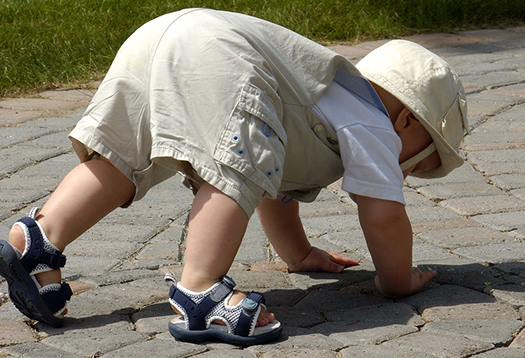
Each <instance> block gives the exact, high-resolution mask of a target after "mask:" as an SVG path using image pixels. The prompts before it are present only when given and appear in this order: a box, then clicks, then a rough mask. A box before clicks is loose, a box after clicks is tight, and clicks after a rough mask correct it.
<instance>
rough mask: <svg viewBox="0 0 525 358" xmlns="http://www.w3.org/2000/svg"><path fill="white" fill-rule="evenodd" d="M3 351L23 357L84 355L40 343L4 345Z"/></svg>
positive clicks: (68, 357)
mask: <svg viewBox="0 0 525 358" xmlns="http://www.w3.org/2000/svg"><path fill="white" fill-rule="evenodd" d="M2 353H5V354H7V355H8V357H23V358H42V357H45V358H78V357H82V356H83V355H82V354H81V355H77V354H74V353H70V352H66V351H63V350H61V349H57V348H53V347H49V346H46V345H45V344H38V343H22V344H17V345H14V346H10V347H4V348H1V349H0V354H2Z"/></svg>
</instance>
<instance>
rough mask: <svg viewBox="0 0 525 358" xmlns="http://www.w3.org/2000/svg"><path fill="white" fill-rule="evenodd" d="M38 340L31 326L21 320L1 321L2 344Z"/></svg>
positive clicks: (0, 338) (0, 336)
mask: <svg viewBox="0 0 525 358" xmlns="http://www.w3.org/2000/svg"><path fill="white" fill-rule="evenodd" d="M27 342H36V337H35V335H34V334H33V332H32V331H31V328H29V326H28V325H27V324H25V323H24V322H20V321H3V320H2V322H0V346H8V345H12V344H20V343H27Z"/></svg>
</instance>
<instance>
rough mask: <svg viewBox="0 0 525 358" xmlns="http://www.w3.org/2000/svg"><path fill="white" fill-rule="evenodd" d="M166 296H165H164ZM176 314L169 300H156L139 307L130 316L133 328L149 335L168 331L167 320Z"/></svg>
mask: <svg viewBox="0 0 525 358" xmlns="http://www.w3.org/2000/svg"><path fill="white" fill-rule="evenodd" d="M166 297H167V296H166ZM175 316H176V313H175V312H174V311H173V310H172V309H171V305H170V304H169V301H167V300H166V301H163V302H158V303H155V304H152V305H148V306H146V307H144V308H142V309H140V310H139V311H138V312H137V313H135V314H134V315H133V317H132V320H133V322H135V329H136V330H137V331H138V332H144V333H147V334H149V335H153V334H158V333H161V332H167V331H168V322H169V321H170V320H171V319H172V318H174V317H175Z"/></svg>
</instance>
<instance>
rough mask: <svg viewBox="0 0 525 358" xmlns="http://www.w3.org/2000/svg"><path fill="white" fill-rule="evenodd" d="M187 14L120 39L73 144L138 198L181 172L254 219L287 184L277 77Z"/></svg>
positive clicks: (241, 46)
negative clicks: (220, 66)
mask: <svg viewBox="0 0 525 358" xmlns="http://www.w3.org/2000/svg"><path fill="white" fill-rule="evenodd" d="M190 12H191V11H190ZM185 13H186V12H179V13H173V14H169V15H166V16H163V17H160V18H158V19H156V20H153V21H151V22H150V23H148V24H146V25H144V26H143V27H142V28H140V29H139V30H137V32H135V33H134V34H133V35H132V36H131V37H130V38H129V39H128V40H127V41H126V42H125V43H124V45H123V46H122V48H121V49H120V50H119V52H118V54H117V56H116V58H115V60H114V62H113V64H112V66H111V69H110V70H109V72H108V74H107V75H106V78H105V79H104V81H103V82H102V83H101V85H100V87H99V89H98V91H97V93H96V94H95V96H94V97H93V100H92V102H91V103H90V105H89V106H88V108H87V110H86V112H85V114H84V116H83V118H82V119H81V120H80V121H79V123H78V124H77V126H76V127H75V129H74V130H73V131H72V132H71V134H70V138H71V140H72V142H73V147H74V149H75V151H76V153H77V155H78V156H79V158H80V160H81V161H86V160H90V159H92V158H93V155H95V154H96V153H98V154H99V155H101V156H103V157H105V158H107V159H108V160H109V161H110V162H111V163H112V164H113V165H114V166H115V167H117V168H118V169H119V170H120V171H121V172H123V173H124V174H125V175H126V176H127V177H128V178H129V179H130V180H132V181H133V183H135V185H136V188H137V189H136V195H135V198H134V200H139V199H141V198H142V197H143V196H144V195H145V194H146V193H147V191H148V190H149V189H150V188H151V187H152V186H154V185H156V184H158V183H160V182H162V181H163V180H165V179H167V178H169V177H171V176H173V175H174V174H176V173H180V174H182V175H183V176H184V177H185V178H186V180H185V182H186V184H187V185H188V186H189V187H191V188H193V189H194V190H196V189H198V188H199V187H200V186H201V185H202V184H203V183H204V182H208V183H209V184H211V185H213V186H214V187H216V188H217V189H219V190H220V191H222V192H223V193H225V194H226V195H228V196H230V197H231V198H233V199H234V200H235V201H236V202H237V203H238V204H239V205H240V206H241V207H242V208H243V210H244V211H245V212H246V214H247V215H248V216H250V215H251V214H252V213H253V212H254V210H255V208H256V207H257V206H258V205H259V204H260V202H261V200H262V198H263V197H270V198H275V197H276V196H277V193H278V190H279V188H280V185H281V180H282V168H283V165H284V159H285V149H284V146H285V144H286V133H285V131H284V128H283V125H282V113H281V112H282V110H280V108H281V103H280V98H279V97H278V96H277V90H276V88H274V87H277V81H275V79H274V78H273V75H272V74H271V73H268V72H264V71H261V70H260V69H261V68H264V58H262V56H261V55H259V54H258V53H257V52H256V51H255V50H254V49H253V48H252V47H251V46H250V44H249V42H248V41H246V39H244V38H243V37H242V36H240V35H236V34H235V32H231V33H230V32H228V31H225V32H224V33H219V34H218V33H216V32H214V33H211V32H210V33H206V31H208V30H206V29H204V30H203V29H202V27H201V26H199V24H198V23H197V22H196V21H195V20H193V19H191V17H186V16H182V15H184V14H185ZM209 21H212V20H209ZM193 26H196V27H195V29H193ZM207 28H208V27H207ZM210 28H213V26H211V25H210ZM195 31H199V33H200V35H199V36H194V35H192V34H193V33H196V32H195ZM209 31H211V30H209ZM221 36H222V37H224V38H227V39H228V41H227V42H225V41H223V39H222V40H221ZM236 36H237V37H236ZM234 42H237V43H236V44H235V48H236V51H231V49H229V46H232V45H231V44H232V43H234ZM239 52H241V53H245V54H246V53H248V54H250V56H243V57H241V56H239V55H237V53H239ZM203 53H211V54H214V56H208V57H207V56H203V55H202V54H203ZM247 57H249V60H247ZM217 63H228V64H229V69H230V70H229V71H224V70H221V71H218V70H217V68H216V67H217V66H216V64H217ZM226 72H227V73H226ZM128 204H129V203H128Z"/></svg>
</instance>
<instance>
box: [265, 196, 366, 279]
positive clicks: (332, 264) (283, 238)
mask: <svg viewBox="0 0 525 358" xmlns="http://www.w3.org/2000/svg"><path fill="white" fill-rule="evenodd" d="M257 213H258V214H259V219H260V220H261V224H262V226H263V228H264V232H265V233H266V236H268V239H269V240H270V242H271V243H272V246H273V247H274V249H275V251H276V252H277V254H279V256H280V257H281V259H282V260H283V261H284V262H286V263H287V264H288V269H289V270H290V271H292V272H297V271H328V272H340V271H342V270H343V268H344V266H353V265H357V264H358V262H357V261H355V260H352V259H350V258H348V257H345V256H343V255H339V254H334V253H330V252H325V251H323V250H320V249H318V248H316V247H312V246H311V245H310V242H309V241H308V239H307V237H306V234H305V232H304V228H303V224H302V222H301V218H300V217H299V203H298V202H297V201H295V200H292V201H290V202H288V203H287V204H282V203H281V201H280V198H278V199H277V200H271V199H268V198H264V199H263V202H262V203H261V205H259V207H258V208H257Z"/></svg>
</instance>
